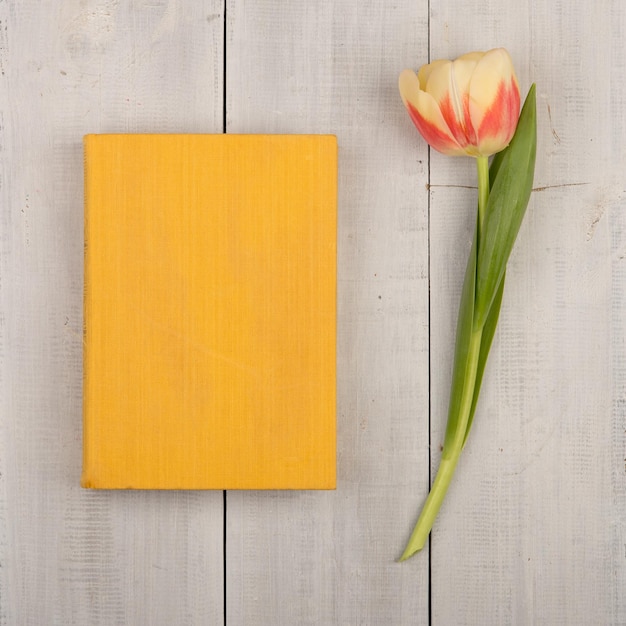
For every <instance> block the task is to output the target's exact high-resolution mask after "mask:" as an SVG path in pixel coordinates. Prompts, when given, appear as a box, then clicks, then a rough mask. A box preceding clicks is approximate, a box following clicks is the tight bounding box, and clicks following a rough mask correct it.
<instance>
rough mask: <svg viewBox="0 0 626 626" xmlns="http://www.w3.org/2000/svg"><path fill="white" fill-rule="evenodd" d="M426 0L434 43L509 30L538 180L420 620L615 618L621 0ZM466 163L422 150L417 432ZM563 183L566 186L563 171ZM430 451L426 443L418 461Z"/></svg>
mask: <svg viewBox="0 0 626 626" xmlns="http://www.w3.org/2000/svg"><path fill="white" fill-rule="evenodd" d="M457 8H458V3H456V2H453V1H452V0H431V33H430V35H431V42H432V50H431V58H433V59H435V58H441V57H444V58H453V57H455V56H457V55H459V54H461V53H463V52H466V51H469V50H474V49H485V48H490V47H495V46H499V45H502V46H505V47H507V48H508V49H509V50H510V52H511V54H512V57H513V59H514V61H515V64H516V67H517V70H518V76H519V79H520V84H521V86H522V90H523V91H524V93H525V91H526V90H527V89H528V87H529V85H530V82H531V81H535V82H536V83H537V86H538V89H537V94H538V115H539V131H538V143H539V149H538V159H537V170H536V171H537V173H536V186H537V187H541V188H543V187H548V186H549V187H551V188H549V189H544V190H542V191H537V192H536V193H535V194H534V195H533V198H532V199H531V204H530V206H529V212H528V214H527V217H526V220H525V223H524V225H523V227H522V231H521V233H520V237H519V240H518V242H517V245H516V247H515V249H514V252H513V256H512V259H511V262H510V264H509V272H508V275H507V288H506V291H505V298H504V305H503V309H502V313H501V323H500V328H499V331H498V333H497V335H496V340H495V345H494V347H493V351H492V357H491V362H490V364H489V366H488V371H487V375H486V379H485V384H484V388H483V393H482V398H481V402H480V404H479V407H478V412H477V415H476V420H475V422H474V429H473V431H472V433H471V436H470V440H469V442H468V445H467V447H466V449H465V452H464V455H463V457H462V459H461V462H460V464H459V468H458V475H457V476H456V478H455V481H454V482H453V485H452V487H451V489H450V492H449V497H448V500H447V502H446V504H445V505H444V507H443V509H442V513H441V516H440V519H439V520H438V523H437V524H436V526H435V530H434V534H433V540H432V595H433V598H432V616H433V624H441V625H443V624H486V623H489V624H546V625H547V624H550V625H558V624H563V625H565V624H624V623H626V601H625V596H624V589H626V559H625V558H624V555H625V544H626V541H625V538H626V532H625V523H624V520H625V519H626V491H625V484H626V480H625V476H624V474H625V473H626V472H625V467H624V458H626V454H624V450H625V448H626V436H625V433H626V430H625V429H626V424H625V422H626V417H625V409H624V383H625V371H626V368H625V357H624V328H625V327H626V324H625V322H626V315H625V313H624V311H625V310H626V309H625V307H624V304H625V303H626V302H625V299H624V298H625V288H626V283H625V282H624V281H625V276H626V274H625V271H624V251H625V248H624V245H625V239H624V237H625V232H626V231H625V222H624V202H625V197H626V196H625V192H624V189H625V187H624V172H623V166H624V151H623V146H624V140H625V139H626V137H625V128H626V124H625V121H626V120H625V113H624V107H623V102H624V96H625V95H626V94H625V92H624V84H623V76H624V69H625V68H624V57H625V52H626V48H625V44H624V42H625V41H626V5H623V4H621V3H617V2H611V1H609V0H606V1H603V2H599V3H595V4H594V5H593V8H591V7H590V6H589V5H588V4H586V3H584V2H582V1H580V0H576V1H575V2H570V3H567V4H562V3H544V2H540V1H539V0H525V1H522V2H516V3H509V2H507V3H503V2H490V3H489V4H488V5H485V3H484V2H478V1H475V2H474V1H473V2H469V3H466V4H465V5H464V15H467V16H472V17H471V19H470V24H469V27H468V23H467V21H466V20H458V19H456V18H455V15H456V12H457ZM472 165H473V164H472V163H471V162H469V160H468V161H459V160H453V159H446V158H445V157H440V156H438V155H433V158H432V161H431V166H432V170H431V182H432V183H433V185H434V186H433V188H432V195H431V225H432V232H431V250H432V258H431V261H432V274H431V293H432V303H431V306H432V315H431V319H432V343H431V345H432V358H431V363H432V365H433V367H432V408H433V413H432V442H433V450H435V451H436V450H437V448H436V446H437V445H438V444H439V443H440V442H442V441H443V431H444V427H445V411H446V407H447V395H448V390H449V384H450V370H451V358H452V353H451V350H452V346H453V333H454V324H455V319H456V307H457V303H458V297H459V293H460V286H461V281H462V277H463V266H464V263H465V258H466V255H467V253H468V249H469V243H470V233H471V226H472V223H473V221H474V216H473V207H474V204H475V202H476V194H475V191H473V190H468V189H458V188H453V187H449V186H450V185H456V184H459V183H460V184H475V183H474V181H475V175H474V173H473V171H472ZM570 185H576V186H570ZM437 463H438V455H437V454H435V457H434V463H433V469H435V468H436V466H437Z"/></svg>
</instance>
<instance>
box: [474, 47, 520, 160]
mask: <svg viewBox="0 0 626 626" xmlns="http://www.w3.org/2000/svg"><path fill="white" fill-rule="evenodd" d="M519 105H520V96H519V87H518V84H517V78H516V77H515V70H514V69H513V62H512V61H511V57H510V56H509V53H508V52H507V51H506V50H504V48H497V49H495V50H490V51H489V52H487V53H486V54H485V55H484V56H483V57H482V59H480V61H479V62H478V63H477V64H476V68H475V70H474V74H473V76H472V79H471V82H470V87H469V113H470V117H471V122H472V126H473V127H474V129H475V131H476V135H477V146H478V151H479V152H480V154H482V155H484V156H487V155H489V154H493V153H495V152H499V151H500V150H502V149H504V148H505V147H506V146H507V145H508V144H509V142H510V141H511V138H512V137H513V133H514V132H515V127H516V125H517V118H518V116H519Z"/></svg>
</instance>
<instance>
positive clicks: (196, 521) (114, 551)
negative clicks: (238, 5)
mask: <svg viewBox="0 0 626 626" xmlns="http://www.w3.org/2000/svg"><path fill="white" fill-rule="evenodd" d="M222 17H223V15H222V3H221V2H218V1H213V0H203V1H201V2H193V3H177V2H164V1H163V2H161V1H151V2H117V1H107V0H101V1H90V2H82V1H79V0H74V1H72V0H67V1H65V2H62V3H59V2H56V1H52V0H49V1H47V2H35V1H31V0H20V1H17V0H11V1H9V2H4V3H1V4H0V20H1V24H0V70H1V71H0V81H1V86H0V98H1V100H0V125H1V129H0V133H1V139H0V145H1V148H0V150H1V151H0V160H1V163H2V165H1V170H0V171H1V174H0V176H1V178H0V185H1V194H2V200H1V205H2V212H1V215H0V220H1V221H0V233H1V246H2V252H1V254H2V256H1V260H0V263H1V266H0V276H1V285H0V298H1V300H0V337H1V340H0V380H1V385H2V394H1V400H0V413H1V416H2V417H1V422H0V452H1V456H0V474H1V477H0V562H1V565H2V567H1V568H0V606H1V609H0V623H1V624H7V625H8V624H18V623H19V624H49V623H55V624H198V623H206V624H208V623H210V624H218V623H221V622H222V621H223V555H222V552H223V546H222V539H223V535H222V525H223V510H222V508H223V498H222V493H221V492H212V493H203V492H196V493H185V492H172V493H144V492H117V493H115V492H102V493H90V492H88V491H85V490H82V489H81V488H80V487H79V486H78V484H79V479H80V469H81V396H82V385H81V382H82V381H81V376H82V367H81V366H82V362H81V359H82V356H81V347H82V278H83V270H82V267H83V205H82V195H83V194H82V188H83V179H82V170H83V168H82V160H83V157H82V136H83V134H84V133H87V132H147V131H150V132H211V131H213V132H220V131H221V125H222V65H223V63H222V49H223V46H222V43H223V42H222V34H223V21H222Z"/></svg>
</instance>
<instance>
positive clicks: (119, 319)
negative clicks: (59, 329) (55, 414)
mask: <svg viewBox="0 0 626 626" xmlns="http://www.w3.org/2000/svg"><path fill="white" fill-rule="evenodd" d="M84 150H85V300H84V323H85V331H84V407H83V424H84V433H83V438H84V440H83V474H82V480H81V484H82V485H83V486H84V487H88V488H97V489H332V488H334V487H335V464H336V450H335V448H336V443H335V439H336V435H335V432H336V424H335V422H336V417H335V403H336V360H335V346H336V341H335V333H336V213H337V144H336V139H335V137H333V136H329V135H87V136H86V137H85V139H84Z"/></svg>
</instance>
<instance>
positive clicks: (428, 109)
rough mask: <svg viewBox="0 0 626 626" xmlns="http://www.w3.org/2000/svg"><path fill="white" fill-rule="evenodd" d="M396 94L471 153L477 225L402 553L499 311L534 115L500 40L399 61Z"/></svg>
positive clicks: (464, 423) (467, 403) (414, 543)
mask: <svg viewBox="0 0 626 626" xmlns="http://www.w3.org/2000/svg"><path fill="white" fill-rule="evenodd" d="M400 94H401V96H402V100H403V101H404V104H405V106H406V107H407V109H408V111H409V114H410V116H411V119H412V120H413V122H414V123H415V125H416V126H417V129H418V130H419V131H420V133H421V134H422V136H423V137H424V139H426V141H427V142H428V143H429V144H430V145H431V146H432V147H433V148H435V149H436V150H438V151H440V152H443V153H444V154H449V155H453V156H456V155H469V156H473V157H476V165H477V170H478V215H477V220H476V231H475V234H474V241H473V244H472V249H471V251H470V255H469V260H468V263H467V269H466V272H465V280H464V283H463V291H462V294H461V305H460V308H459V316H458V321H457V332H456V345H455V355H454V366H453V374H452V389H451V393H450V403H449V408H448V423H447V426H446V435H445V440H444V445H443V451H442V454H441V463H440V465H439V469H438V470H437V475H436V477H435V481H434V483H433V485H432V487H431V490H430V493H429V494H428V497H427V499H426V502H425V503H424V506H423V508H422V511H421V514H420V516H419V518H418V521H417V524H416V526H415V529H414V530H413V533H412V534H411V537H410V539H409V542H408V544H407V546H406V548H405V550H404V553H403V554H402V557H401V559H400V560H401V561H404V560H405V559H407V558H409V557H410V556H412V555H413V554H415V552H417V551H419V550H421V549H422V548H423V547H424V545H425V543H426V540H427V539H428V535H429V534H430V531H431V529H432V526H433V523H434V521H435V519H436V517H437V514H438V513H439V509H440V507H441V504H442V503H443V500H444V497H445V495H446V493H447V490H448V487H449V485H450V482H451V480H452V477H453V475H454V472H455V470H456V466H457V463H458V460H459V457H460V454H461V451H462V450H463V447H464V446H465V444H466V441H467V437H468V434H469V431H470V428H471V425H472V421H473V419H474V414H475V411H476V406H477V401H478V395H479V392H480V386H481V382H482V378H483V373H484V370H485V365H486V362H487V356H488V354H489V349H490V347H491V342H492V339H493V336H494V333H495V330H496V325H497V323H498V317H499V314H500V304H501V302H502V295H503V290H504V273H505V268H506V263H507V261H508V258H509V255H510V253H511V250H512V248H513V244H514V242H515V238H516V237H517V233H518V231H519V227H520V225H521V222H522V218H523V217H524V213H525V211H526V206H527V205H528V200H529V198H530V192H531V188H532V182H533V175H534V169H535V154H536V141H537V140H536V136H537V122H536V104H535V86H534V85H533V86H532V87H531V88H530V91H529V92H528V96H527V98H526V102H525V103H524V106H523V108H522V112H521V114H520V115H519V120H518V113H519V102H520V97H519V88H518V84H517V79H516V77H515V72H514V70H513V64H512V62H511V58H510V56H509V54H508V52H506V50H504V49H501V48H500V49H496V50H490V51H489V52H486V53H483V52H471V53H469V54H465V55H463V56H461V57H459V58H458V59H456V60H455V61H435V62H434V63H430V64H428V65H425V66H423V67H422V68H421V69H420V70H419V72H418V74H417V75H415V73H414V72H411V71H409V70H405V71H404V72H402V74H401V75H400ZM492 154H495V156H494V158H493V161H492V163H491V167H490V166H489V160H488V159H489V156H490V155H492Z"/></svg>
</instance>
